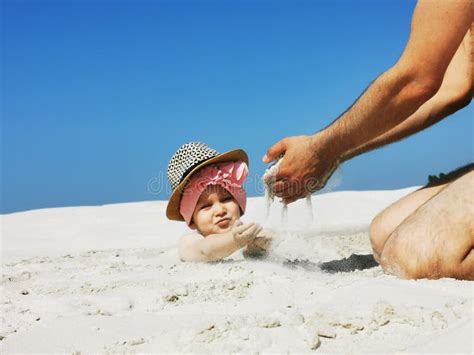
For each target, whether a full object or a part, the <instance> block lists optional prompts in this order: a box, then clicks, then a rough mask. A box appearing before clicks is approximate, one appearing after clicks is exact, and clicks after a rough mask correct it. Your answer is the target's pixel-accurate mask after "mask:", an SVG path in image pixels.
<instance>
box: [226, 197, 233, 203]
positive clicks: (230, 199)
mask: <svg viewBox="0 0 474 355" xmlns="http://www.w3.org/2000/svg"><path fill="white" fill-rule="evenodd" d="M232 200H233V198H232V196H226V197H224V201H225V202H228V201H232Z"/></svg>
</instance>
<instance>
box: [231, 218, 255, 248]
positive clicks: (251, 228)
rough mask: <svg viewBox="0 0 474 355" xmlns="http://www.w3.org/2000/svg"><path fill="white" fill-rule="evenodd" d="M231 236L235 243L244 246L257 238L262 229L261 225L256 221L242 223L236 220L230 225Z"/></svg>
mask: <svg viewBox="0 0 474 355" xmlns="http://www.w3.org/2000/svg"><path fill="white" fill-rule="evenodd" d="M231 231H232V236H233V237H234V240H235V241H236V242H237V244H239V245H241V246H244V245H247V244H248V243H251V242H253V241H254V240H255V238H257V235H258V234H259V233H260V232H261V231H262V227H261V226H260V225H259V224H257V223H245V224H244V223H242V222H241V221H238V222H237V223H235V224H234V225H233V226H232V230H231Z"/></svg>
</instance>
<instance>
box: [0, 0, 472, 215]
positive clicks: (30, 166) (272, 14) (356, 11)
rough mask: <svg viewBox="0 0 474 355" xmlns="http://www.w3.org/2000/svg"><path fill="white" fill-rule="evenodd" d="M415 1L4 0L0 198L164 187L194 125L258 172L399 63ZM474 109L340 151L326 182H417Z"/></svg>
mask: <svg viewBox="0 0 474 355" xmlns="http://www.w3.org/2000/svg"><path fill="white" fill-rule="evenodd" d="M414 7H415V2H414V1H399V0H385V1H379V0H372V1H368V0H364V1H349V0H346V1H342V0H336V1H334V0H331V1H330V0H319V1H316V0H307V1H302V0H288V1H269V0H267V1H264V0H255V1H245V0H233V1H230V0H214V1H210V0H206V1H205V0H203V1H198V0H194V1H185V0H167V1H159V0H157V1H151V0H147V1H145V0H138V1H132V0H129V1H123V0H118V1H112V0H95V1H92V0H80V1H79V0H77V1H76V0H61V1H59V0H57V1H49V0H16V1H14V0H3V1H2V96H3V97H2V127H1V130H2V135H1V144H2V154H1V158H2V166H1V168H2V169H1V171H2V174H1V187H2V203H1V211H0V212H1V213H9V212H14V211H21V210H28V209H35V208H43V207H55V206H72V205H98V204H106V203H116V202H127V201H143V200H165V199H167V198H168V197H169V193H170V191H169V188H168V187H167V181H166V180H164V181H163V179H165V175H166V167H167V164H168V161H169V158H170V157H171V155H172V154H173V153H174V151H175V150H176V149H177V148H179V147H180V146H181V145H182V144H184V143H186V142H188V141H194V140H197V141H203V142H205V143H207V144H209V145H211V146H212V147H214V148H216V149H217V150H219V151H222V152H223V151H226V150H230V149H234V148H243V149H245V150H246V151H247V152H248V154H249V156H250V171H251V177H255V176H256V175H258V176H261V175H262V174H263V171H264V169H265V165H264V164H263V163H262V162H261V158H262V156H263V155H264V153H265V151H266V149H267V148H268V147H269V146H270V145H271V144H273V143H275V142H276V141H278V140H279V139H281V138H283V137H285V136H288V135H299V134H310V133H313V132H315V131H317V130H319V129H321V128H323V127H324V126H326V125H327V124H328V123H329V122H332V121H333V120H334V119H335V118H336V117H337V116H339V115H340V114H341V113H342V112H343V111H344V110H345V109H346V108H347V107H348V106H349V105H351V104H352V103H353V101H354V100H355V99H356V98H357V97H358V96H359V95H360V93H361V92H362V91H363V90H364V89H365V88H366V87H367V85H368V84H369V83H370V82H371V81H373V80H374V79H375V78H376V77H377V76H378V75H380V74H381V73H383V72H384V71H385V70H387V69H388V68H389V67H390V66H391V65H393V64H394V63H395V62H396V60H397V59H398V57H399V56H400V54H401V52H402V50H403V48H404V46H405V43H406V40H407V38H408V33H409V28H410V19H411V15H412V12H413V9H414ZM472 117H473V105H471V106H470V107H468V108H465V109H464V110H462V111H460V112H458V113H456V114H455V115H453V116H452V117H451V118H449V119H446V120H444V121H443V122H441V123H439V124H438V125H436V126H435V127H433V128H431V129H429V130H427V131H425V132H423V133H421V134H418V135H417V136H414V137H411V138H409V139H407V140H405V141H403V142H400V143H397V144H394V145H391V146H390V147H386V148H383V149H380V150H377V151H375V152H371V153H368V154H365V155H363V156H359V157H357V158H355V159H353V160H352V161H350V162H348V163H346V164H345V165H344V166H343V167H342V169H341V171H340V173H339V176H340V178H341V183H340V184H339V185H338V186H337V187H336V188H335V189H337V190H371V189H396V188H402V187H407V186H413V185H421V184H424V183H425V182H426V181H427V176H428V175H430V174H435V173H436V174H438V173H440V172H447V171H449V170H451V169H454V168H455V167H457V166H459V165H462V164H466V163H468V162H469V161H472V159H473V119H472ZM249 185H250V186H249ZM247 187H248V192H249V195H250V196H256V195H259V194H261V189H260V188H259V187H256V186H255V184H248V185H247Z"/></svg>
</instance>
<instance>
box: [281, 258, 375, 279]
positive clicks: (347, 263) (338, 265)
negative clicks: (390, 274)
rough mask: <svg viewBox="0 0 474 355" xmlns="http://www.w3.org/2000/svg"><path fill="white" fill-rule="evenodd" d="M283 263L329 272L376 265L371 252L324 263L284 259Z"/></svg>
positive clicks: (288, 265)
mask: <svg viewBox="0 0 474 355" xmlns="http://www.w3.org/2000/svg"><path fill="white" fill-rule="evenodd" d="M284 265H285V266H287V267H290V268H297V267H301V268H303V269H305V270H307V271H323V272H327V273H330V274H333V273H336V272H352V271H356V270H365V269H370V268H373V267H376V266H378V265H379V264H378V263H377V262H376V261H375V259H374V256H373V255H372V254H367V255H358V254H352V255H351V256H350V257H348V258H344V259H340V260H331V261H327V262H324V263H313V262H312V261H309V260H300V259H295V260H286V261H285V262H284Z"/></svg>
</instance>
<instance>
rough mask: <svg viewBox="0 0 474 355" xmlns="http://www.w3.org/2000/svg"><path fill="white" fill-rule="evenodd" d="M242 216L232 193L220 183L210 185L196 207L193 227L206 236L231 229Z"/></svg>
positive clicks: (191, 225)
mask: <svg viewBox="0 0 474 355" xmlns="http://www.w3.org/2000/svg"><path fill="white" fill-rule="evenodd" d="M239 218H240V208H239V205H238V204H237V202H236V201H235V200H234V198H233V197H232V195H231V194H230V193H229V192H228V191H227V190H226V189H224V188H223V187H222V186H220V185H209V186H208V187H207V188H206V190H204V192H203V193H202V194H201V196H200V197H199V201H198V203H197V205H196V208H195V209H194V213H193V220H192V223H191V224H190V227H191V228H192V229H197V230H198V231H199V233H201V234H202V235H203V236H204V237H206V236H208V235H210V234H220V233H225V232H228V231H230V229H231V228H232V226H233V225H234V223H235V222H236V221H237V220H238V219H239Z"/></svg>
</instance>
